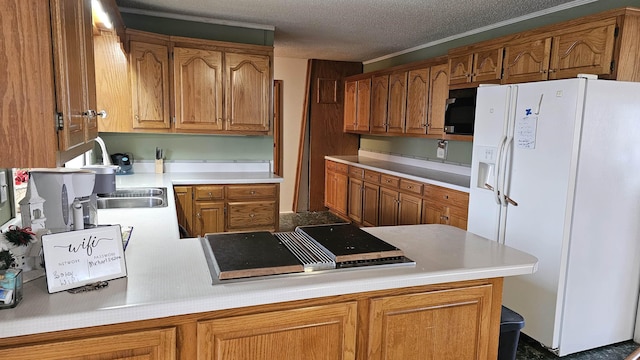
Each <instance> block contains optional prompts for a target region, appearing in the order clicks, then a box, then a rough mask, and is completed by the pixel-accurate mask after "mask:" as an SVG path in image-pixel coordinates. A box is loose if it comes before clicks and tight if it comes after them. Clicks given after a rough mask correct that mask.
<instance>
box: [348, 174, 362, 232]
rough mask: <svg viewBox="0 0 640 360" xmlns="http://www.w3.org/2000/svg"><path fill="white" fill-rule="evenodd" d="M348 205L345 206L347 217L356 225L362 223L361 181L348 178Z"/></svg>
mask: <svg viewBox="0 0 640 360" xmlns="http://www.w3.org/2000/svg"><path fill="white" fill-rule="evenodd" d="M348 194H349V203H348V204H347V209H348V211H349V213H348V215H349V217H350V218H351V219H353V221H355V222H356V223H361V222H362V204H363V203H362V196H363V187H362V180H360V179H357V178H353V177H350V178H349V190H348Z"/></svg>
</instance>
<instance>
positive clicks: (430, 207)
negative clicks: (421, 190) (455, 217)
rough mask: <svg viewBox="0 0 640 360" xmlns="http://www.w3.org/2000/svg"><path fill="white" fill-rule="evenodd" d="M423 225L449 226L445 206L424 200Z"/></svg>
mask: <svg viewBox="0 0 640 360" xmlns="http://www.w3.org/2000/svg"><path fill="white" fill-rule="evenodd" d="M422 223H423V224H447V222H446V214H445V209H444V206H442V204H441V203H439V202H435V201H430V200H424V201H423V202H422Z"/></svg>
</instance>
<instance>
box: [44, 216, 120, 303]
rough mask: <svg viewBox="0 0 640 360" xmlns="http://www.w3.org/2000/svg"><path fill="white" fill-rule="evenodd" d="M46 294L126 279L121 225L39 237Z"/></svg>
mask: <svg viewBox="0 0 640 360" xmlns="http://www.w3.org/2000/svg"><path fill="white" fill-rule="evenodd" d="M42 251H43V253H44V265H45V270H46V275H47V288H48V290H49V293H54V292H58V291H63V290H68V289H73V288H76V287H79V286H84V285H87V284H91V283H94V282H97V281H105V280H111V279H117V278H121V277H125V276H127V266H126V263H125V259H124V248H123V246H122V233H121V232H120V225H110V226H103V227H97V228H92V229H86V230H76V231H67V232H62V233H56V234H49V235H43V236H42Z"/></svg>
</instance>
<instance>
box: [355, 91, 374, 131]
mask: <svg viewBox="0 0 640 360" xmlns="http://www.w3.org/2000/svg"><path fill="white" fill-rule="evenodd" d="M356 119H357V120H356V130H358V131H363V132H368V131H369V122H370V119H371V79H362V80H358V97H357V114H356Z"/></svg>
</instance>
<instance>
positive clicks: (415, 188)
mask: <svg viewBox="0 0 640 360" xmlns="http://www.w3.org/2000/svg"><path fill="white" fill-rule="evenodd" d="M400 190H403V191H406V192H410V193H414V194H418V195H422V183H419V182H417V181H412V180H407V179H400Z"/></svg>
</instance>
